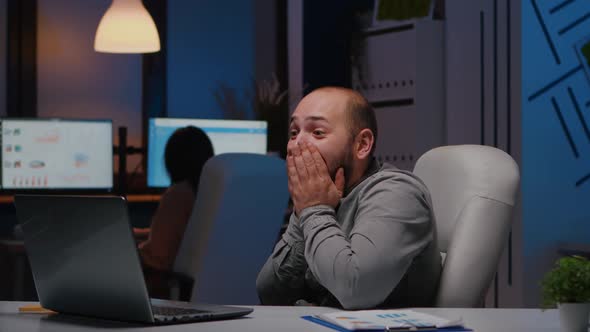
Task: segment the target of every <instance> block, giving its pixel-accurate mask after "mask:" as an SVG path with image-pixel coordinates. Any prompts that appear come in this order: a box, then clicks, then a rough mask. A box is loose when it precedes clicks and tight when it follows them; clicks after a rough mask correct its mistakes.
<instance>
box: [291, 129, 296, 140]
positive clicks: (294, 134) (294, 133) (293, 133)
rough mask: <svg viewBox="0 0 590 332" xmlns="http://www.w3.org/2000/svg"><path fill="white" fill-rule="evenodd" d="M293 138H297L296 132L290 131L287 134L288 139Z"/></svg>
mask: <svg viewBox="0 0 590 332" xmlns="http://www.w3.org/2000/svg"><path fill="white" fill-rule="evenodd" d="M295 136H297V130H295V129H292V130H291V131H290V132H289V137H290V138H295Z"/></svg>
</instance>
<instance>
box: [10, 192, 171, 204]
mask: <svg viewBox="0 0 590 332" xmlns="http://www.w3.org/2000/svg"><path fill="white" fill-rule="evenodd" d="M97 196H102V195H97ZM161 197H162V196H161V195H157V194H135V195H127V201H128V202H129V203H158V202H159V201H160V198H161ZM13 202H14V196H13V195H0V204H12V203H13Z"/></svg>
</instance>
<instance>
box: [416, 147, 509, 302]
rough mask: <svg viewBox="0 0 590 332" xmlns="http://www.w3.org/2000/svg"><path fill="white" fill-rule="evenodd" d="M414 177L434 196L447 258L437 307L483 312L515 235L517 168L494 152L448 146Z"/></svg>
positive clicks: (422, 163)
mask: <svg viewBox="0 0 590 332" xmlns="http://www.w3.org/2000/svg"><path fill="white" fill-rule="evenodd" d="M414 173H415V174H416V175H417V176H419V177H420V178H421V179H422V180H423V181H424V183H425V184H426V186H427V187H428V189H429V190H430V193H431V196H432V202H433V207H434V215H435V217H436V227H437V232H438V236H437V237H438V245H439V248H440V251H441V255H442V256H443V269H442V273H441V279H440V284H439V288H438V293H437V298H436V306H438V307H478V306H482V305H483V300H484V297H485V293H486V291H487V289H488V287H489V286H490V284H491V281H492V279H493V278H494V275H495V273H496V270H497V266H498V263H499V260H500V256H501V254H502V250H503V249H504V246H505V244H506V241H507V239H508V234H509V232H510V226H511V221H512V211H513V208H514V204H515V200H516V195H517V191H518V186H519V178H520V176H519V171H518V166H517V164H516V162H515V161H514V160H513V159H512V157H510V156H509V155H508V154H506V153H505V152H503V151H501V150H499V149H496V148H493V147H489V146H481V145H456V146H444V147H439V148H435V149H432V150H430V151H428V152H426V153H425V154H424V155H422V156H421V157H420V158H419V159H418V161H417V162H416V166H415V167H414Z"/></svg>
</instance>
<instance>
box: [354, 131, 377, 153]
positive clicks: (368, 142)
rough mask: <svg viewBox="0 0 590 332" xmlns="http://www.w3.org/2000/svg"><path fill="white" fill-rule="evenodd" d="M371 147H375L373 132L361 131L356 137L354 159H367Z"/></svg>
mask: <svg viewBox="0 0 590 332" xmlns="http://www.w3.org/2000/svg"><path fill="white" fill-rule="evenodd" d="M373 145H375V136H374V135H373V131H371V129H369V128H365V129H363V130H361V131H360V132H359V133H358V135H356V142H355V151H354V153H355V154H356V157H357V158H358V159H367V158H369V156H370V155H371V150H372V149H373Z"/></svg>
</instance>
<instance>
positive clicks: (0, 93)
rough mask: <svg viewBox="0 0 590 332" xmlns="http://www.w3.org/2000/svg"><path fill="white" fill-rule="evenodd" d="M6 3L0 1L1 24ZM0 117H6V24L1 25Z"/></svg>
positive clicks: (4, 16) (3, 20)
mask: <svg viewBox="0 0 590 332" xmlns="http://www.w3.org/2000/svg"><path fill="white" fill-rule="evenodd" d="M6 1H7V0H0V22H6ZM0 116H6V24H0Z"/></svg>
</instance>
